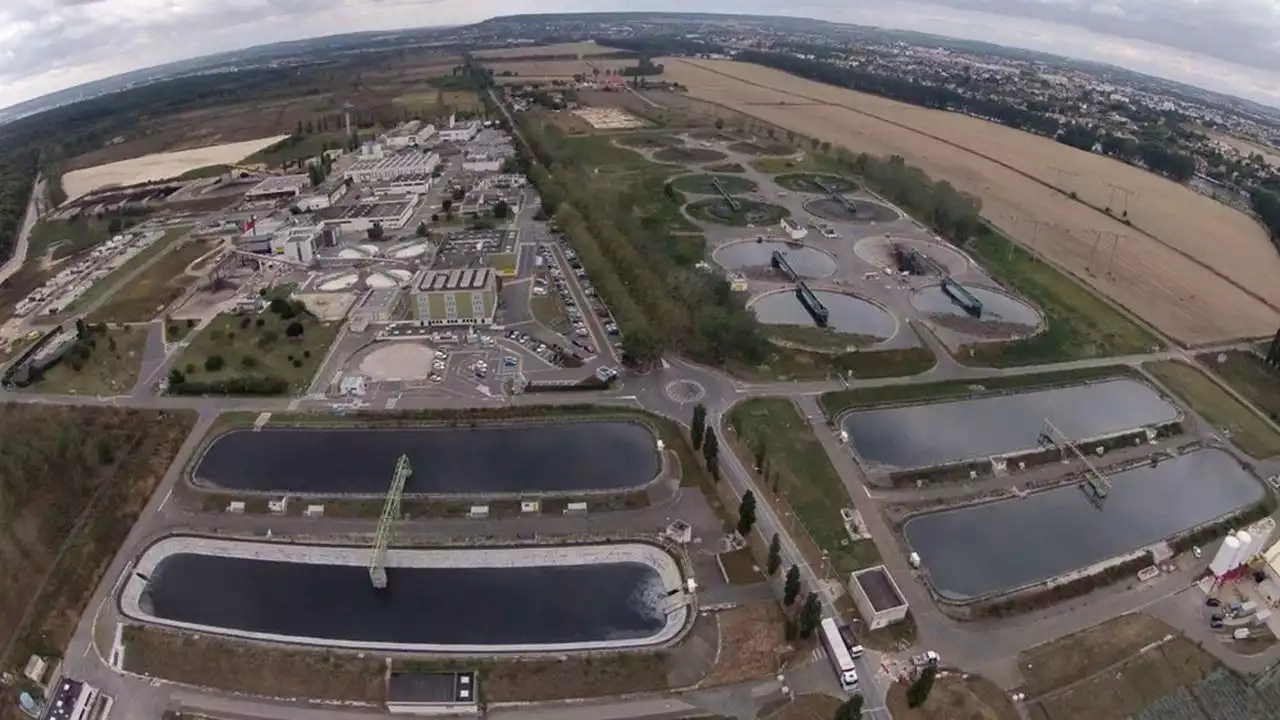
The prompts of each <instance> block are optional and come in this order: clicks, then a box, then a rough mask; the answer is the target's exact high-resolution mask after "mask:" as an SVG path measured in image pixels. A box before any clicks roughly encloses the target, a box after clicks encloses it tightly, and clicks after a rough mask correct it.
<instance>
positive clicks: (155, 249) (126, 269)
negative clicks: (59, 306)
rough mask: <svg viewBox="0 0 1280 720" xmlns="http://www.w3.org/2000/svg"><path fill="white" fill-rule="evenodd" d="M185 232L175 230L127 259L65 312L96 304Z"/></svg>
mask: <svg viewBox="0 0 1280 720" xmlns="http://www.w3.org/2000/svg"><path fill="white" fill-rule="evenodd" d="M186 232H187V230H186V229H185V228H175V229H173V230H170V231H168V232H166V233H165V234H164V235H163V236H161V237H158V238H156V239H155V240H154V241H153V242H152V243H151V244H150V245H148V246H147V247H145V248H143V249H142V251H141V252H139V253H138V254H137V255H134V256H133V257H132V258H129V261H128V262H126V263H125V264H123V265H121V266H120V267H118V268H116V269H115V270H113V271H112V272H111V274H110V275H107V276H106V277H104V278H102V279H100V280H98V281H97V282H95V283H94V284H93V286H92V287H90V288H89V289H88V290H86V291H85V292H84V294H83V295H81V296H80V297H78V298H76V299H75V302H73V303H71V306H70V307H68V308H67V312H80V311H81V310H83V309H85V308H87V307H89V306H90V305H92V304H93V303H95V302H97V300H98V299H99V298H101V297H102V296H104V295H106V294H107V293H108V292H110V291H111V290H113V289H115V287H116V285H118V284H120V282H121V281H122V280H124V278H127V277H129V276H131V275H133V273H135V272H137V271H138V269H139V268H141V267H142V266H144V265H146V264H147V263H149V262H151V261H152V259H154V258H155V257H156V256H158V255H160V254H161V253H163V252H165V251H167V250H169V249H171V246H172V244H173V241H174V240H176V239H177V238H180V237H182V236H183V234H185V233H186ZM122 289H123V288H122Z"/></svg>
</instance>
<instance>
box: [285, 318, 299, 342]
mask: <svg viewBox="0 0 1280 720" xmlns="http://www.w3.org/2000/svg"><path fill="white" fill-rule="evenodd" d="M303 330H304V328H303V327H302V323H300V322H298V321H297V320H294V321H293V322H291V323H289V326H288V327H286V328H285V329H284V334H285V335H287V336H288V337H291V338H296V337H302V333H303Z"/></svg>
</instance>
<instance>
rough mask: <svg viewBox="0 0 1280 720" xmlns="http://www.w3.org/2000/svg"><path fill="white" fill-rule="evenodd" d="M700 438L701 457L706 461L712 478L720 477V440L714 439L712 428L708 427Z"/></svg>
mask: <svg viewBox="0 0 1280 720" xmlns="http://www.w3.org/2000/svg"><path fill="white" fill-rule="evenodd" d="M704 435H705V437H704V438H703V439H702V458H703V459H704V460H706V461H707V470H708V471H709V472H710V473H711V478H712V479H713V480H719V479H720V461H719V456H720V441H719V440H717V439H716V433H715V429H714V428H710V429H708V432H706V433H704Z"/></svg>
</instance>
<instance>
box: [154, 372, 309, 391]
mask: <svg viewBox="0 0 1280 720" xmlns="http://www.w3.org/2000/svg"><path fill="white" fill-rule="evenodd" d="M288 391H289V381H288V380H285V379H283V378H278V377H263V376H259V375H246V376H242V377H233V378H227V379H225V380H207V381H201V380H188V379H187V377H186V375H185V374H184V373H183V372H182V371H181V370H178V369H176V368H175V369H174V370H171V371H169V390H168V392H169V394H170V395H283V394H285V393H287V392H288Z"/></svg>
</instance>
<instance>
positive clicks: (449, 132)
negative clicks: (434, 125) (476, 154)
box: [436, 115, 481, 143]
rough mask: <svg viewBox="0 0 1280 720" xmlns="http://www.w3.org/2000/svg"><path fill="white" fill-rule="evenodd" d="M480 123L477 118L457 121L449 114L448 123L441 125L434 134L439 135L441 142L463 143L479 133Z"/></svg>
mask: <svg viewBox="0 0 1280 720" xmlns="http://www.w3.org/2000/svg"><path fill="white" fill-rule="evenodd" d="M480 128H481V124H480V121H479V120H464V121H463V122H458V120H457V118H456V117H454V116H453V115H450V116H449V125H448V126H447V127H442V128H440V129H439V130H438V131H436V134H437V135H439V136H440V141H441V142H455V143H464V142H471V140H472V138H474V137H475V136H476V135H479V134H480Z"/></svg>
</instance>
